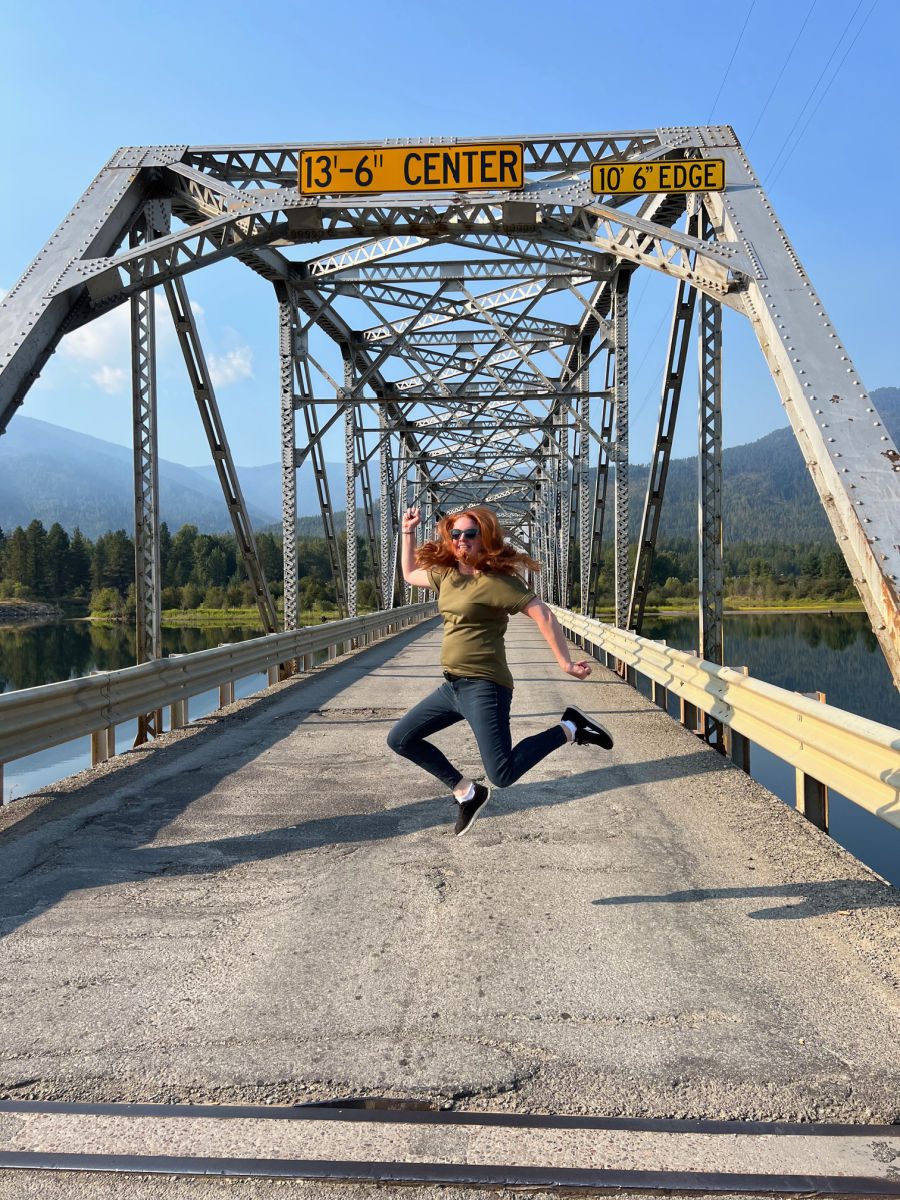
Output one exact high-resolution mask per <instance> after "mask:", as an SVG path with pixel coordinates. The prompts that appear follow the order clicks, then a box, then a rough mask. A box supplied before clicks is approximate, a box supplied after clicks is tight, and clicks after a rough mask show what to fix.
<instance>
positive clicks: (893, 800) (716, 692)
mask: <svg viewBox="0 0 900 1200" xmlns="http://www.w3.org/2000/svg"><path fill="white" fill-rule="evenodd" d="M551 607H553V611H554V613H555V614H556V617H557V619H558V621H559V623H560V624H561V625H562V627H563V628H564V629H565V630H567V631H568V632H569V633H571V634H574V635H575V636H576V638H578V639H581V640H582V644H585V643H588V644H590V646H592V647H595V648H596V649H597V650H599V651H602V652H605V653H606V654H609V655H611V656H612V657H613V658H615V659H616V660H618V661H619V662H622V663H624V664H625V667H626V668H627V669H628V671H634V672H637V673H638V674H641V675H644V676H646V677H647V678H648V679H650V680H651V681H652V682H653V683H654V684H656V685H657V686H658V687H662V688H665V689H666V691H670V692H673V693H674V694H675V695H677V696H679V697H680V698H681V699H682V701H684V702H685V705H686V706H693V707H694V708H695V709H698V710H700V711H701V712H705V713H708V714H709V715H710V716H711V717H713V718H714V719H715V720H717V721H720V722H721V723H722V724H723V725H724V726H727V727H728V729H729V730H730V731H731V732H732V735H734V734H737V735H738V736H739V737H742V738H746V739H748V740H749V741H751V742H755V743H756V745H758V746H761V747H762V748H763V749H765V750H769V751H770V752H771V753H772V754H775V755H777V756H778V757H779V758H781V759H783V760H784V761H785V762H787V763H789V764H791V765H792V766H793V767H795V768H796V770H797V791H798V800H800V801H801V803H800V804H798V807H800V808H801V811H802V795H803V794H806V795H808V794H809V783H810V782H811V781H818V782H819V783H820V784H822V785H824V786H826V787H832V788H834V789H835V790H836V791H838V792H840V793H841V794H842V795H843V796H846V797H847V799H848V800H851V801H853V803H854V804H858V805H859V806H860V807H862V808H865V809H867V810H868V812H870V813H874V815H875V816H877V817H881V819H882V820H884V821H887V822H888V823H889V824H891V825H895V826H896V827H897V828H900V730H897V729H893V728H891V727H890V726H889V725H881V724H880V723H879V722H877V721H870V720H868V719H867V718H866V717H860V716H857V715H856V714H855V713H849V712H846V711H844V710H843V709H840V708H835V707H834V706H833V705H829V704H820V703H818V702H817V701H815V700H810V699H808V698H807V697H805V696H802V695H801V694H800V693H799V692H792V691H789V690H787V689H786V688H780V687H775V685H774V684H771V683H765V682H763V681H762V680H761V679H753V678H751V677H749V676H747V675H745V674H743V672H741V671H737V670H735V669H734V668H733V667H720V666H717V665H716V664H715V663H711V662H706V661H705V660H704V659H701V658H698V657H697V656H696V655H693V654H687V653H686V652H685V651H683V650H675V649H674V648H673V647H671V646H666V645H665V644H664V643H662V642H653V641H650V640H649V639H647V638H643V637H638V635H637V634H635V633H631V632H629V631H628V630H625V629H616V628H615V627H614V626H611V625H605V624H603V622H601V621H598V620H596V619H594V618H592V617H585V616H581V615H580V614H578V613H573V612H569V611H568V610H566V609H561V608H556V607H555V606H551ZM663 703H664V702H663ZM733 756H734V755H733Z"/></svg>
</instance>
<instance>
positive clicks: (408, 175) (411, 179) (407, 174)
mask: <svg viewBox="0 0 900 1200" xmlns="http://www.w3.org/2000/svg"><path fill="white" fill-rule="evenodd" d="M421 161H422V155H421V154H417V153H416V152H415V150H410V152H409V154H407V156H406V158H404V160H403V178H404V179H405V180H406V182H407V183H408V184H410V185H411V186H413V187H415V185H416V184H417V183H421V182H422V176H421V175H413V174H412V168H413V163H414V162H415V163H416V165H418V164H419V163H421Z"/></svg>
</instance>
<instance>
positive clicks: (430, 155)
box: [425, 150, 441, 187]
mask: <svg viewBox="0 0 900 1200" xmlns="http://www.w3.org/2000/svg"><path fill="white" fill-rule="evenodd" d="M437 167H438V156H437V154H436V153H435V151H434V150H427V151H426V152H425V182H426V183H427V184H429V185H430V186H431V187H435V186H437V185H438V184H439V183H440V182H441V180H440V176H439V175H438V174H437Z"/></svg>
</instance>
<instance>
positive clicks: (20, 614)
mask: <svg viewBox="0 0 900 1200" xmlns="http://www.w3.org/2000/svg"><path fill="white" fill-rule="evenodd" d="M864 612H865V609H864V608H863V606H862V605H861V604H848V603H847V602H846V601H845V602H844V603H843V604H842V603H840V602H838V603H837V604H826V603H820V604H817V603H815V602H814V601H812V602H809V603H806V604H797V605H785V604H777V605H760V606H759V607H753V608H750V607H741V608H734V607H728V606H726V607H725V608H724V609H723V615H724V616H726V617H742V616H760V615H771V616H786V615H790V614H791V613H795V614H797V615H798V616H804V615H806V616H811V615H815V614H817V613H818V614H821V615H824V616H839V615H840V614H842V613H864ZM696 613H697V609H696V607H689V608H687V607H679V608H647V609H645V610H644V616H645V617H663V618H664V617H692V616H696ZM313 615H314V614H309V616H313ZM612 615H613V610H612V609H601V610H600V612H599V619H600V620H601V621H604V622H605V623H608V621H609V619H610V618H612ZM60 620H69V621H85V622H88V623H90V624H91V625H123V626H126V627H128V628H131V622H130V621H124V620H115V619H114V618H113V619H110V618H109V617H102V616H92V615H90V614H85V615H83V616H77V617H67V616H66V613H65V610H64V609H62V608H61V607H59V605H57V604H54V603H53V602H52V601H46V602H44V601H41V602H38V601H8V600H0V629H2V628H8V629H13V628H16V629H18V628H21V627H23V626H38V625H51V624H54V623H55V622H58V621H60ZM337 620H340V618H339V617H338V616H337V615H331V616H328V617H324V616H319V617H318V620H314V621H312V622H309V624H310V625H318V624H325V623H326V622H327V621H337ZM162 625H163V627H164V628H167V629H179V628H189V629H215V628H217V627H218V628H229V627H238V628H241V629H251V628H259V635H260V637H262V636H263V629H262V627H261V626H260V625H259V612H258V610H257V609H256V608H252V609H232V610H230V611H228V612H227V613H216V614H215V615H214V616H213V615H209V616H204V615H202V610H200V609H190V610H185V611H183V612H180V613H178V615H177V616H176V615H174V614H172V613H171V612H169V613H164V614H163V616H162Z"/></svg>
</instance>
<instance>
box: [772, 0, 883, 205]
mask: <svg viewBox="0 0 900 1200" xmlns="http://www.w3.org/2000/svg"><path fill="white" fill-rule="evenodd" d="M877 4H878V0H872V7H871V8H870V9H869V11H868V12H867V13H866V15H865V16H864V17H863V19H862V21H861V22H860V25H859V29H857V31H856V33H855V34H854V35H853V40H852V41H851V42H850V45H849V46H848V47H847V49H846V50H845V51H844V56H843V58H842V59H841V61H840V62H839V63H838V65H837V67H835V71H834V74H833V75H832V76H831V78H830V79H829V80H828V83H827V84H826V85H825V89H824V91H823V92H822V95H821V96H820V97H819V99H818V100H817V101H816V103H815V106H814V108H813V110H812V112H811V113H810V114H809V116H808V117H807V118H806V123H805V125H804V126H803V128H802V129H801V130H800V132H799V133H798V134H797V137H796V140H795V141H794V145H793V146H792V148H791V149H792V151H793V150H796V149H797V147H798V146H799V144H800V142H801V141H802V140H803V135H804V134H805V133H806V131H807V129H808V128H809V125H810V122H811V121H812V119H813V117H814V116H815V115H816V113H817V112H818V111H819V106H820V104H821V103H822V101H823V100H824V99H825V97H826V96H827V95H828V92H829V89H830V88H831V85H832V84H833V83H834V81H835V79H837V77H838V75H840V73H841V67H842V66H843V65H844V63H845V62H846V61H847V56H848V54H849V53H850V51H851V50H852V49H853V47H854V46H855V45H856V41H857V38H858V37H859V35H860V34H861V33H862V31H863V29H865V27H866V23H867V22H868V20H869V17H871V15H872V13H873V12H874V11H875V8H876V6H877ZM789 160H790V155H788V156H787V158H785V160H784V162H783V163H782V164H781V166H780V167H779V168H778V170H777V171H776V173H775V174H774V175H773V176H772V178H771V180H770V181H769V182H768V183H767V184H766V186H767V187H768V188H771V187H773V186H774V184H775V181H776V180H777V178H778V176H779V175H780V174H781V172H782V171H783V170H784V168H785V167H786V166H787V164H788V162H789Z"/></svg>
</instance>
